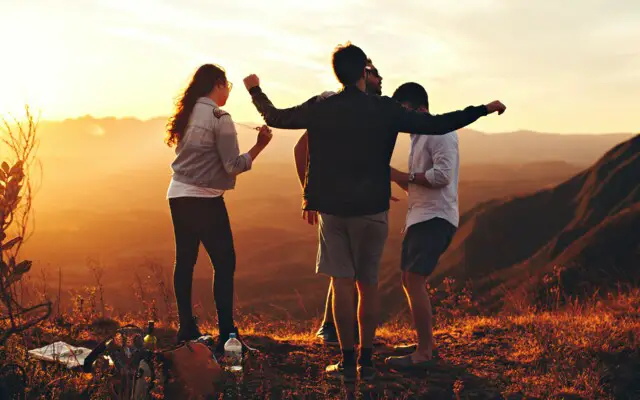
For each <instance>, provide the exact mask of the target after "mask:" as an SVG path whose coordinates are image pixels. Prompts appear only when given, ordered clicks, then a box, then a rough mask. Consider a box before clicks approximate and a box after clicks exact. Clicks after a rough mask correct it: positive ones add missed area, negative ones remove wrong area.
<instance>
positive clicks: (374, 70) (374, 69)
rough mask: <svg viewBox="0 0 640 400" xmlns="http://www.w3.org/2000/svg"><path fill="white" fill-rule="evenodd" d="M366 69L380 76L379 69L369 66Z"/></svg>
mask: <svg viewBox="0 0 640 400" xmlns="http://www.w3.org/2000/svg"><path fill="white" fill-rule="evenodd" d="M365 69H366V70H367V72H368V73H370V74H371V75H373V76H375V77H376V78H380V74H379V73H378V70H377V69H376V68H375V67H370V66H367V67H366V68H365Z"/></svg>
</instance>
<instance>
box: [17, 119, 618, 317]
mask: <svg viewBox="0 0 640 400" xmlns="http://www.w3.org/2000/svg"><path fill="white" fill-rule="evenodd" d="M165 123H166V120H165V119H163V118H156V119H151V120H147V121H140V120H137V119H113V118H112V119H94V118H91V117H85V118H80V119H74V120H66V121H60V122H48V121H43V122H42V123H41V125H40V127H41V130H40V133H41V135H40V139H41V145H40V149H39V153H38V154H39V158H40V160H41V162H42V176H41V179H40V175H39V174H36V176H37V179H36V180H37V181H38V185H37V189H38V190H37V195H36V198H35V201H34V208H35V218H34V220H33V221H34V223H35V225H34V227H35V231H34V235H33V237H31V239H30V240H29V242H28V243H27V244H26V246H25V255H26V256H29V257H31V258H33V259H34V261H35V262H36V264H35V265H36V269H37V268H38V267H43V268H48V269H49V280H52V279H53V276H54V275H55V274H56V273H57V272H56V271H57V267H58V266H60V267H61V268H62V271H63V282H62V285H63V293H67V289H69V288H71V287H73V288H79V287H82V286H83V285H86V284H91V283H92V282H91V280H90V279H91V278H90V274H89V272H88V270H87V267H86V264H87V262H86V260H87V258H88V257H92V258H98V259H99V260H100V262H101V263H102V264H104V265H105V268H106V269H107V270H108V273H107V274H105V277H104V284H105V285H106V286H107V289H108V291H107V292H108V293H109V295H108V296H113V298H110V299H108V300H109V301H110V302H112V303H113V304H114V305H116V306H127V305H129V304H130V296H131V295H132V294H131V289H130V286H131V282H132V281H133V278H134V276H132V273H134V272H135V273H138V274H140V275H141V276H143V277H144V276H148V275H149V271H148V270H147V267H146V266H145V265H147V264H148V263H147V261H148V260H154V261H155V262H157V263H159V264H160V265H162V266H163V268H165V273H166V276H167V280H168V281H170V279H169V277H170V270H171V267H172V264H173V257H174V254H173V251H174V248H173V246H174V245H173V231H172V228H171V219H170V216H169V210H168V206H167V201H166V199H165V196H166V190H167V185H168V182H169V179H170V169H169V163H170V162H171V160H172V158H173V151H172V149H169V148H168V147H166V145H164V143H163V141H162V139H163V137H164V127H165ZM238 131H239V136H240V147H241V149H248V148H249V147H250V146H251V145H252V144H253V142H254V140H255V134H256V132H255V131H253V130H251V129H250V128H247V127H245V126H239V127H238ZM300 133H301V132H296V131H276V133H275V138H274V139H273V141H272V143H271V144H270V146H269V147H268V148H267V149H266V150H265V151H264V153H263V154H261V155H260V158H259V159H258V160H256V163H255V164H254V167H253V170H252V171H251V172H250V173H248V174H243V175H241V176H240V177H239V178H238V184H237V187H236V189H235V190H233V191H231V192H229V193H227V194H225V200H226V202H227V204H228V207H229V212H230V215H231V220H232V226H233V232H234V237H235V242H236V249H237V253H238V268H237V275H236V276H237V288H238V290H237V293H238V305H239V306H240V307H248V308H252V309H255V310H260V311H261V312H270V313H272V312H274V311H276V310H282V309H286V310H287V312H290V313H291V314H292V315H294V316H295V317H300V318H306V317H308V316H309V315H315V314H316V312H319V310H320V309H321V308H322V306H323V300H324V296H325V292H324V290H325V288H326V279H323V278H321V277H318V276H316V275H315V273H314V268H313V263H314V260H315V252H316V249H317V233H316V231H315V229H314V228H312V227H309V226H308V225H306V224H304V223H303V222H302V220H301V219H300V210H299V207H300V187H299V184H298V182H297V179H296V174H295V170H294V165H293V151H292V149H293V146H294V144H295V142H296V140H297V138H298V136H299V135H300ZM512 135H514V134H506V135H501V134H496V135H484V134H480V133H477V132H473V131H462V132H461V134H460V137H461V146H462V150H461V151H462V167H461V171H460V179H461V183H460V206H461V211H462V212H465V211H468V210H471V209H472V208H474V207H475V206H476V205H477V204H479V203H485V202H487V201H490V200H492V199H496V198H503V197H505V196H511V197H513V196H524V195H526V194H530V193H533V192H535V191H537V190H539V189H543V188H549V187H553V186H555V185H557V184H559V183H561V182H563V181H565V180H567V179H569V178H570V177H571V176H574V175H576V174H577V173H579V172H580V171H581V170H582V169H583V168H584V166H585V165H584V164H580V163H579V161H580V160H581V159H584V158H588V157H591V156H589V155H588V154H591V153H588V154H587V156H581V155H576V154H574V153H576V152H575V151H574V150H575V149H576V148H579V147H576V146H577V144H576V143H578V142H583V143H587V144H588V143H591V141H593V143H595V144H593V147H597V146H601V147H600V149H599V150H598V152H599V154H601V153H603V152H604V151H605V150H606V149H607V148H610V147H611V145H613V144H614V143H617V141H616V137H617V135H584V137H583V138H577V139H576V138H574V137H572V136H566V135H550V136H553V137H556V139H554V140H557V141H558V143H559V144H558V145H559V146H561V147H563V148H564V149H565V152H564V153H563V154H565V155H566V157H565V156H563V157H562V158H558V159H547V158H539V159H537V158H535V159H534V160H533V161H529V160H530V158H531V157H530V155H524V154H520V156H518V157H517V158H518V159H516V160H515V161H513V162H501V161H500V158H499V157H498V156H497V153H496V154H494V153H493V152H491V151H485V150H482V151H480V150H479V151H478V154H479V156H478V157H480V158H478V157H476V156H474V155H473V154H475V153H476V151H475V150H474V147H473V146H472V147H470V150H469V149H467V148H466V147H465V146H467V145H466V144H465V143H466V142H467V141H468V140H471V141H472V142H473V141H480V142H483V141H485V140H489V141H492V142H493V141H494V140H495V139H494V137H497V138H500V137H504V138H505V142H510V141H511V142H513V141H514V139H512V138H513V137H514V136H512ZM528 136H529V134H528V133H524V134H523V140H524V138H526V137H528ZM516 139H517V137H516ZM515 142H517V140H515ZM602 143H607V144H606V145H602ZM515 145H517V143H516V144H515ZM515 145H514V146H515ZM591 146H592V145H589V146H587V147H589V148H590V147H591ZM408 149H409V147H408V135H404V134H403V135H401V136H400V139H399V141H398V144H397V146H396V151H395V153H394V160H393V163H394V165H397V166H398V167H399V168H401V169H406V159H407V154H408ZM478 149H483V147H482V146H481V145H478ZM572 149H573V150H572ZM518 151H520V150H518ZM589 151H591V150H589ZM578 153H579V152H578ZM539 154H543V153H539ZM467 156H468V157H467ZM467 158H469V159H470V161H469V162H467V161H465V160H467ZM596 159H597V156H596V155H593V156H592V159H590V160H589V163H592V162H594V161H595V160H596ZM576 160H577V161H578V162H577V163H574V161H576ZM394 191H395V193H396V195H397V196H398V197H399V198H401V201H400V202H398V203H394V204H393V205H392V210H391V213H390V235H389V241H388V244H387V247H386V249H385V254H384V258H383V265H382V271H381V278H382V279H383V281H384V282H388V284H385V285H384V286H385V289H386V288H393V287H397V283H398V282H399V281H398V264H399V257H400V243H401V240H402V235H401V233H400V231H401V229H402V225H403V223H404V220H405V215H406V201H405V200H404V198H405V195H404V194H403V193H401V192H400V191H399V190H398V189H397V188H394ZM456 241H458V238H456ZM452 247H454V246H452ZM200 254H201V255H200V257H199V261H198V266H197V267H196V272H195V276H196V282H195V283H194V287H195V292H194V299H195V300H196V301H199V302H202V303H203V304H210V302H212V299H211V284H210V279H211V267H210V265H209V261H208V258H207V257H206V254H205V253H204V252H201V253H200ZM132 267H135V268H132ZM123 282H129V283H127V284H125V285H123V284H122V283H123ZM153 284H155V283H153ZM49 285H50V286H54V285H55V283H52V282H49ZM302 294H304V295H302ZM388 299H389V301H388V302H385V307H386V306H387V305H388V306H389V308H388V310H387V311H389V312H394V310H395V309H397V307H404V305H405V304H404V297H403V295H402V293H397V294H394V296H393V297H389V298H388ZM278 312H280V311H278Z"/></svg>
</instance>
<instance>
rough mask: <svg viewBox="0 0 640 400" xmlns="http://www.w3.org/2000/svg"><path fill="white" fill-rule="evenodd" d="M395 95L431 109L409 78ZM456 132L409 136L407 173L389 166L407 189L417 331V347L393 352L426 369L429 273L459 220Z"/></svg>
mask: <svg viewBox="0 0 640 400" xmlns="http://www.w3.org/2000/svg"><path fill="white" fill-rule="evenodd" d="M393 98H394V99H395V100H396V101H398V102H399V103H401V104H402V105H403V106H404V107H406V108H409V109H412V110H416V111H421V112H425V113H428V112H429V96H428V94H427V91H426V90H425V89H424V88H423V87H422V86H421V85H419V84H417V83H413V82H409V83H405V84H403V85H401V86H400V87H398V89H396V91H395V93H394V94H393ZM459 166H460V157H459V152H458V134H457V133H456V132H455V131H454V132H450V133H447V134H446V135H441V136H424V135H422V136H421V135H411V150H410V153H409V172H408V173H404V172H400V171H398V170H396V169H394V168H392V170H391V180H392V181H393V182H395V183H396V184H398V185H399V186H400V187H401V188H403V189H404V190H405V191H407V192H408V196H409V197H408V211H407V220H406V226H405V237H404V240H403V242H402V257H401V269H402V286H403V288H404V291H405V294H406V295H407V300H408V302H409V307H410V308H411V313H412V315H413V322H414V326H415V329H416V332H417V335H418V345H417V347H416V348H415V351H414V352H413V353H411V354H409V355H406V356H400V357H389V358H387V359H386V360H385V362H386V363H387V364H388V365H390V366H392V367H396V368H424V367H428V366H430V365H431V364H432V360H433V355H434V354H433V352H434V345H433V325H432V312H431V303H430V301H429V294H428V292H427V286H426V284H427V278H428V276H429V275H430V274H431V273H432V272H433V270H434V269H435V268H436V265H437V263H438V259H439V258H440V255H442V253H444V252H445V250H446V249H447V247H449V244H450V243H451V240H452V238H453V235H454V234H455V232H456V229H457V227H458V222H459V212H458V170H459Z"/></svg>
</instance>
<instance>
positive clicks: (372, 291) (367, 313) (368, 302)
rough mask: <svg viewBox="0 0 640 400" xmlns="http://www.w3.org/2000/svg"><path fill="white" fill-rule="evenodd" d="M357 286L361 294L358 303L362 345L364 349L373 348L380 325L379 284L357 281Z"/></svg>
mask: <svg viewBox="0 0 640 400" xmlns="http://www.w3.org/2000/svg"><path fill="white" fill-rule="evenodd" d="M357 286H358V292H359V294H360V301H359V304H358V324H359V327H360V345H361V347H362V348H363V349H371V348H373V337H374V336H375V332H376V327H377V325H378V285H377V284H365V283H362V282H357Z"/></svg>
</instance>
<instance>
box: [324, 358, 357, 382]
mask: <svg viewBox="0 0 640 400" xmlns="http://www.w3.org/2000/svg"><path fill="white" fill-rule="evenodd" d="M324 372H325V375H327V377H329V378H342V380H343V381H344V382H347V383H351V382H355V381H356V379H357V377H358V372H357V369H356V366H355V365H352V366H346V367H345V366H344V365H343V364H342V361H340V362H339V363H337V364H332V365H329V366H328V367H327V368H325V370H324Z"/></svg>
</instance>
